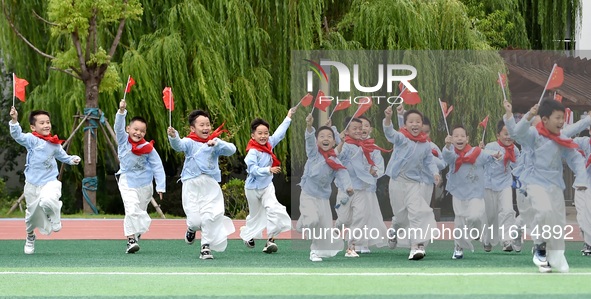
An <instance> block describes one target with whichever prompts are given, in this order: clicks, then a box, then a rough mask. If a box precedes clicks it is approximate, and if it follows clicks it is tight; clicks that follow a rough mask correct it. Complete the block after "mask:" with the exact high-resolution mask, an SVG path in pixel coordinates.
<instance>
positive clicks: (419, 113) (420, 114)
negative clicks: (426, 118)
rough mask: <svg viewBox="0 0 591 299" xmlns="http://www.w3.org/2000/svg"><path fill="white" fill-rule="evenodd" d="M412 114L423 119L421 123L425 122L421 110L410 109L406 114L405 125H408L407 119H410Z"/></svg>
mask: <svg viewBox="0 0 591 299" xmlns="http://www.w3.org/2000/svg"><path fill="white" fill-rule="evenodd" d="M411 114H418V115H419V116H420V117H421V122H422V121H423V113H421V112H420V111H419V110H417V109H410V110H408V111H406V112H404V123H406V119H407V118H408V116H409V115H411Z"/></svg>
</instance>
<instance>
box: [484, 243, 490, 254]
mask: <svg viewBox="0 0 591 299" xmlns="http://www.w3.org/2000/svg"><path fill="white" fill-rule="evenodd" d="M484 251H485V252H491V251H492V244H486V243H485V244H484Z"/></svg>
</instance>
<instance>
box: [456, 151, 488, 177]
mask: <svg viewBox="0 0 591 299" xmlns="http://www.w3.org/2000/svg"><path fill="white" fill-rule="evenodd" d="M471 149H472V147H471V146H470V145H469V144H466V147H464V149H463V150H461V151H460V150H458V149H457V148H455V147H454V151H455V152H456V154H458V156H459V157H458V158H457V159H456V165H455V166H456V170H455V171H454V173H456V172H458V170H460V167H462V164H464V163H468V164H474V162H476V159H477V158H478V156H479V155H480V152H481V151H482V150H481V149H480V148H479V147H475V148H474V151H473V152H472V153H471V154H470V155H467V156H466V153H468V152H469V151H470V150H471Z"/></svg>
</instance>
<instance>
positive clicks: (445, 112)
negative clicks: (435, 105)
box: [439, 101, 454, 117]
mask: <svg viewBox="0 0 591 299" xmlns="http://www.w3.org/2000/svg"><path fill="white" fill-rule="evenodd" d="M439 106H440V107H441V111H443V115H444V116H445V117H447V116H448V115H449V114H450V113H451V112H452V111H453V110H454V105H451V106H449V108H448V107H447V103H446V102H443V101H439Z"/></svg>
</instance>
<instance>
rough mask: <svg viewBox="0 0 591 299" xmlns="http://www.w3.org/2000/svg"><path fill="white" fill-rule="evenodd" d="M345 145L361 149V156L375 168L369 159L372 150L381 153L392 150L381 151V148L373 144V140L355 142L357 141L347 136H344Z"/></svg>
mask: <svg viewBox="0 0 591 299" xmlns="http://www.w3.org/2000/svg"><path fill="white" fill-rule="evenodd" d="M345 143H350V144H353V145H357V146H359V147H361V149H362V150H363V155H364V156H365V158H366V159H367V162H368V163H369V165H371V166H376V164H375V163H374V162H373V160H372V159H371V153H372V152H373V151H374V150H380V151H382V152H391V151H392V150H387V149H383V148H381V147H379V146H377V145H376V144H375V140H374V139H373V138H370V139H365V140H357V139H353V138H351V137H349V136H345Z"/></svg>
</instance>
